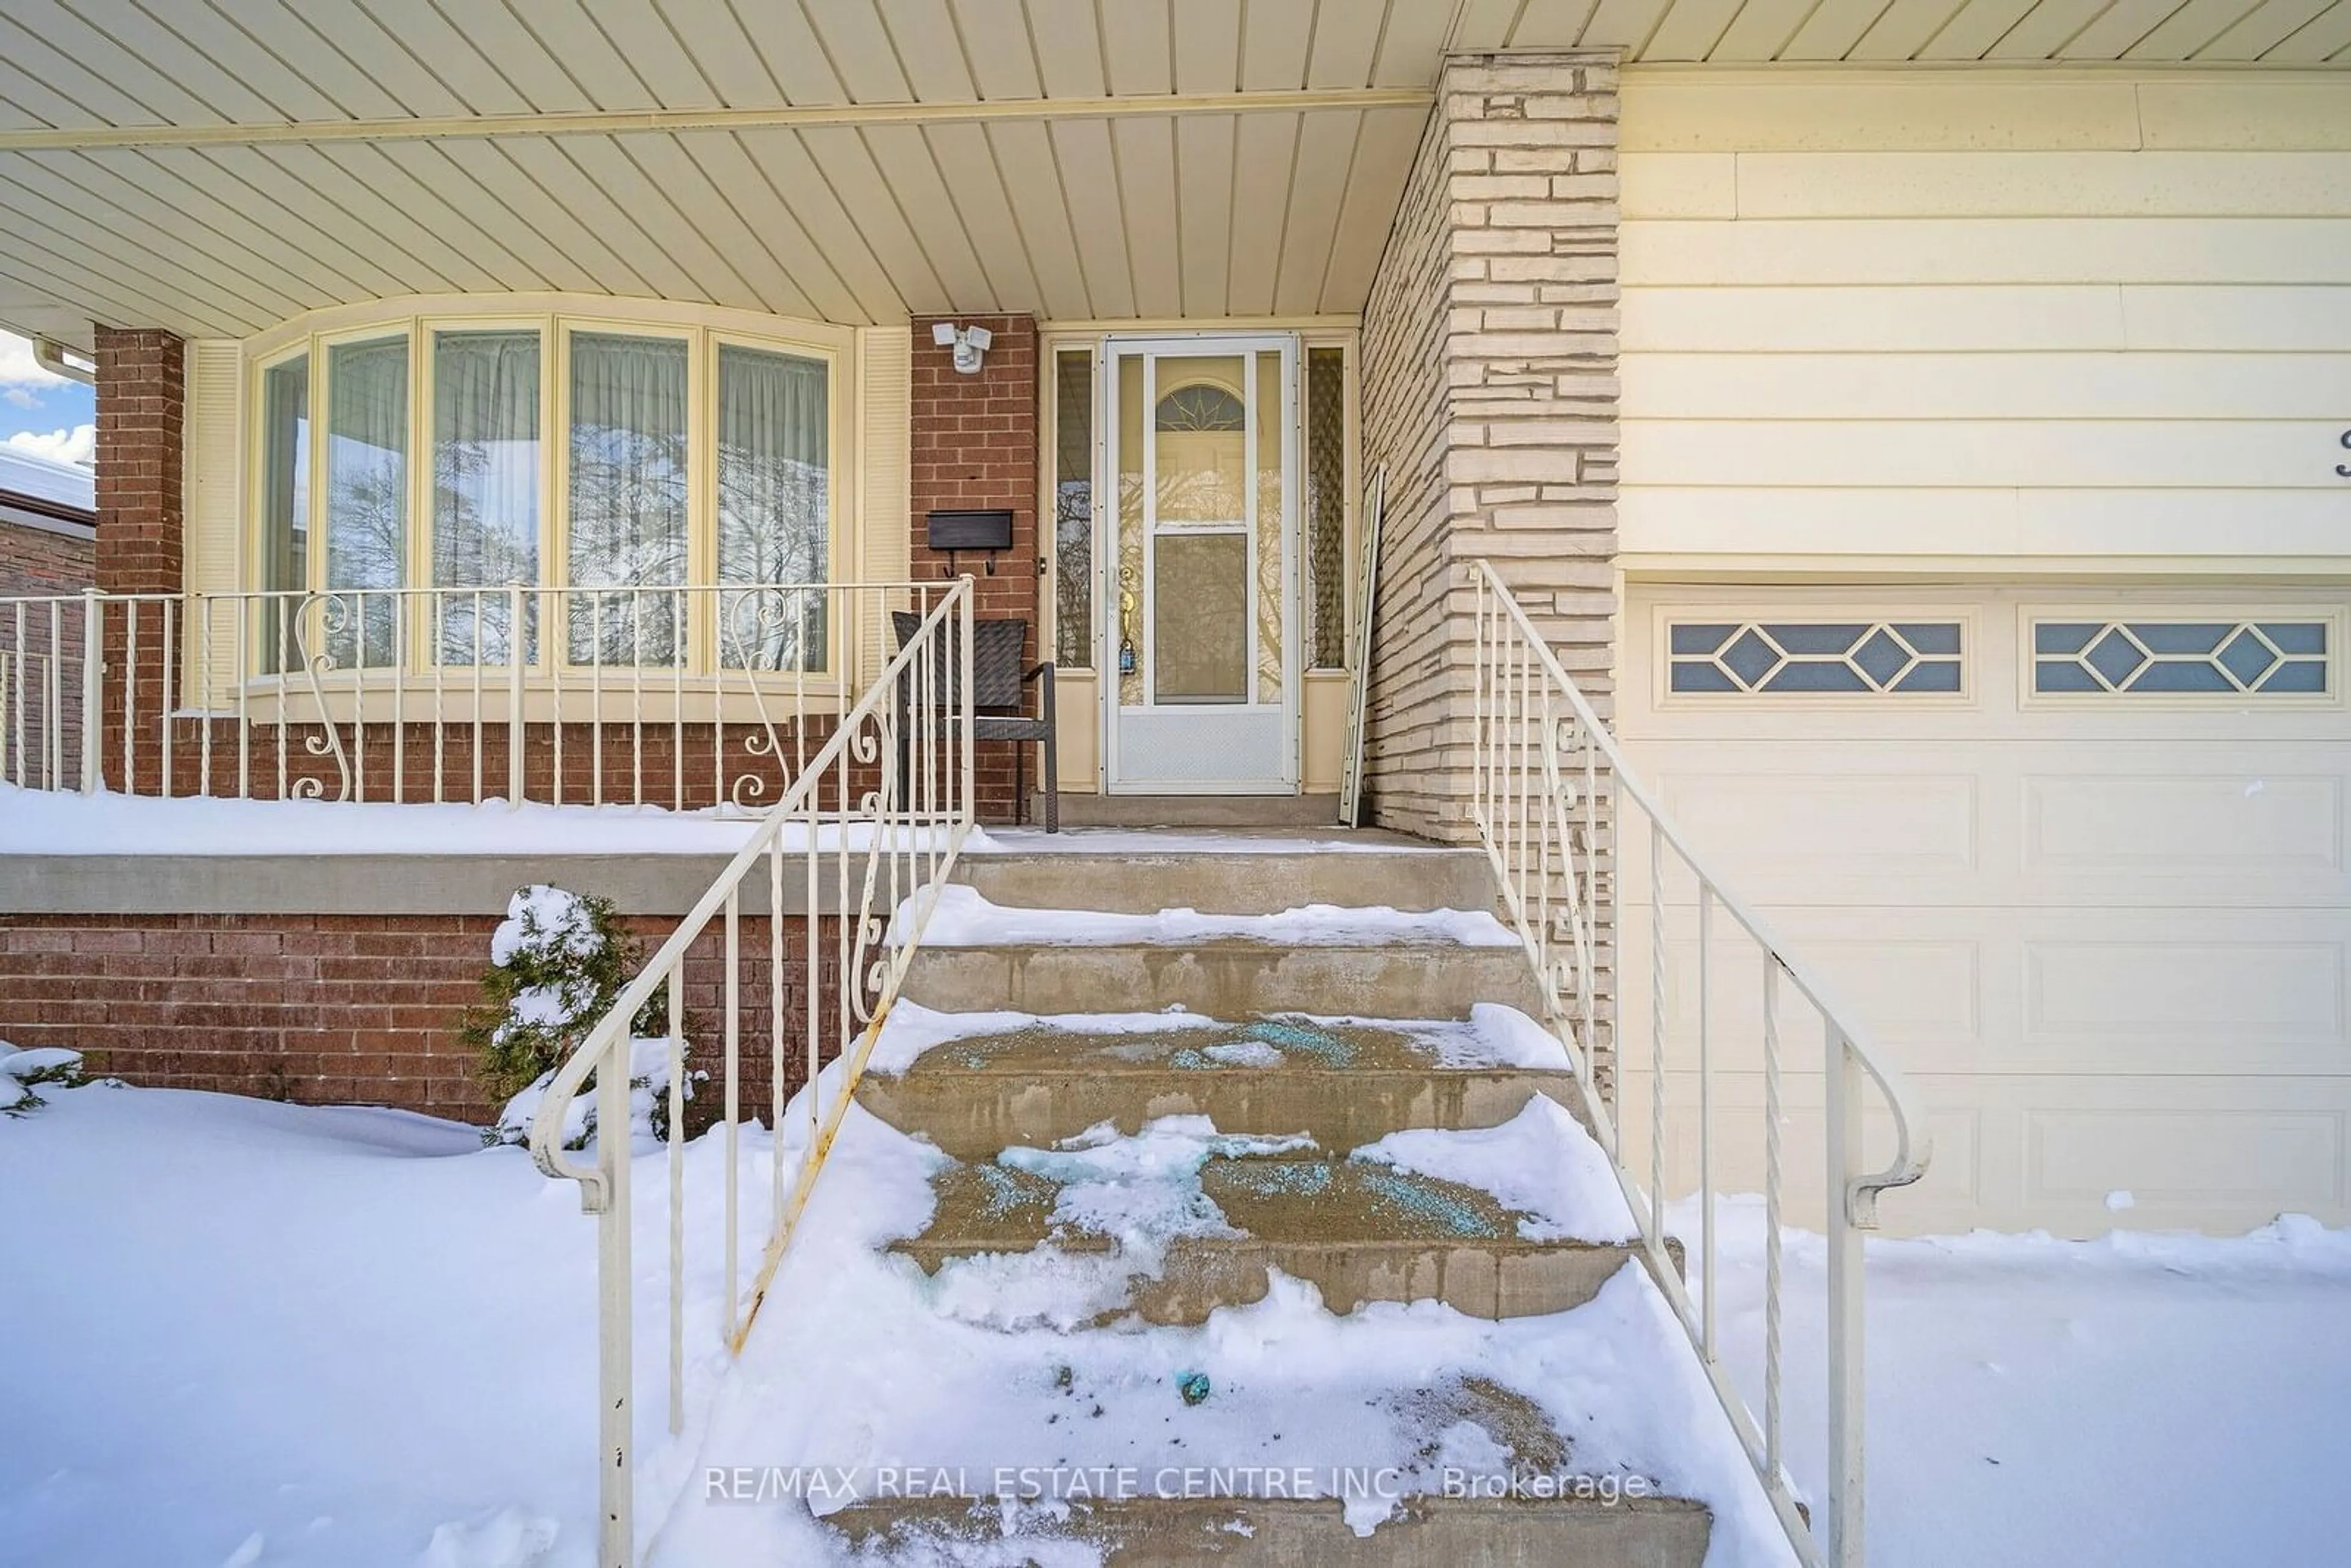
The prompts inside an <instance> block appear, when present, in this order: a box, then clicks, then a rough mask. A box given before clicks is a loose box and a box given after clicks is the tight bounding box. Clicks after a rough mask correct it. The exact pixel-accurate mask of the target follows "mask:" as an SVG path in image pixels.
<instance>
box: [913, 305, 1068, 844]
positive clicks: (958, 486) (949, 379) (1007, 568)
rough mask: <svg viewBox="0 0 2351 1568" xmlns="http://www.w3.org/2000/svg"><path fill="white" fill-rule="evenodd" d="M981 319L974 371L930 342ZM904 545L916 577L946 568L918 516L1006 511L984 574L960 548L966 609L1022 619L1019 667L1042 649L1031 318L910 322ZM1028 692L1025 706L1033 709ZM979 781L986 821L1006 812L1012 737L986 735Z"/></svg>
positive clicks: (1031, 753) (1032, 764)
mask: <svg viewBox="0 0 2351 1568" xmlns="http://www.w3.org/2000/svg"><path fill="white" fill-rule="evenodd" d="M947 319H951V320H953V321H954V322H955V324H956V325H957V326H959V327H971V326H978V327H985V328H987V329H988V330H989V331H990V332H992V333H994V334H995V342H994V344H993V345H992V346H991V347H990V348H989V349H988V350H987V357H986V359H985V360H983V361H982V362H981V365H980V370H979V373H978V374H977V375H970V376H967V375H963V374H960V373H958V372H957V371H956V368H955V363H954V350H949V349H943V348H940V347H939V346H938V345H936V344H935V343H933V342H932V341H931V327H932V325H933V323H934V322H935V321H938V320H947ZM909 413H910V417H911V426H910V428H911V453H910V455H911V457H912V460H913V466H912V470H911V476H910V485H909V497H910V500H911V503H912V504H911V507H910V516H909V519H908V526H909V528H911V529H912V531H913V537H912V538H911V539H910V541H909V549H908V552H907V557H908V560H909V562H910V563H911V566H912V569H913V575H914V578H915V579H916V580H929V579H937V580H945V579H946V575H947V558H946V554H945V553H944V552H938V551H933V550H930V549H925V548H924V545H923V539H924V521H925V514H927V513H929V512H930V511H932V510H934V509H935V508H960V509H966V510H982V509H985V510H995V509H998V508H1001V507H1009V508H1010V509H1011V512H1012V548H1011V549H1008V550H1006V551H1004V552H1003V553H1002V554H1000V555H998V557H997V559H996V571H995V573H994V574H993V575H989V574H988V572H987V563H986V560H985V559H984V558H981V557H978V556H975V555H973V554H972V553H970V552H969V551H965V552H963V553H962V554H961V555H959V556H958V557H957V558H956V570H958V571H967V572H970V573H971V574H972V579H973V582H974V584H975V585H976V591H975V594H974V597H973V611H972V612H973V614H975V615H977V616H980V617H1003V616H1017V617H1019V618H1020V619H1021V620H1024V621H1026V622H1029V640H1028V643H1027V644H1026V651H1025V653H1024V654H1023V658H1022V664H1023V667H1024V668H1025V667H1026V666H1028V665H1029V664H1036V663H1037V662H1038V661H1039V660H1040V659H1042V658H1043V657H1044V656H1045V655H1044V653H1042V652H1041V651H1040V643H1039V640H1038V632H1039V623H1038V609H1037V601H1038V585H1039V579H1038V575H1037V560H1038V553H1039V552H1038V549H1037V439H1038V438H1037V323H1036V321H1035V319H1033V318H1030V317H1027V316H957V317H953V318H946V317H927V316H926V317H918V318H916V319H915V321H914V369H913V387H912V406H911V408H910V411H909ZM1033 704H1034V697H1033V695H1032V697H1031V705H1032V706H1031V707H1030V710H1029V711H1031V712H1034V711H1036V710H1035V707H1034V706H1033ZM1024 745H1025V747H1026V750H1027V753H1028V777H1029V788H1031V789H1034V788H1035V787H1036V783H1037V770H1038V767H1039V763H1038V759H1037V749H1038V748H1037V746H1036V743H1035V742H1033V741H1031V742H1026V743H1024ZM1013 763H1014V755H1013V747H1012V745H1011V743H1009V742H1004V741H997V742H983V743H982V744H981V745H980V747H979V748H978V752H977V777H976V788H977V793H978V797H979V812H980V816H981V818H982V820H984V821H998V820H1002V819H1005V818H1008V817H1009V816H1010V815H1011V808H1012V804H1013V800H1012V793H1013V791H1012V779H1013Z"/></svg>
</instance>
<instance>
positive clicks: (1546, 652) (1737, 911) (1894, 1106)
mask: <svg viewBox="0 0 2351 1568" xmlns="http://www.w3.org/2000/svg"><path fill="white" fill-rule="evenodd" d="M1474 564H1475V566H1476V568H1477V570H1478V571H1479V575H1480V576H1481V578H1482V579H1483V580H1484V582H1485V584H1486V586H1487V588H1488V589H1489V591H1491V592H1492V594H1493V596H1494V598H1495V601H1497V602H1498V603H1499V604H1500V606H1501V607H1502V609H1503V610H1504V612H1507V613H1508V614H1509V616H1510V619H1511V621H1512V622H1514V623H1515V624H1516V625H1517V627H1518V629H1519V632H1520V634H1521V635H1522V636H1523V637H1524V638H1525V639H1526V641H1527V643H1528V644H1529V645H1530V647H1531V651H1532V653H1533V654H1534V656H1535V658H1536V659H1537V660H1538V661H1539V663H1540V664H1541V668H1542V670H1543V672H1544V674H1547V675H1549V676H1550V677H1551V681H1552V685H1554V686H1555V687H1557V688H1558V690H1559V692H1560V695H1562V696H1564V697H1565V698H1566V699H1567V702H1568V705H1569V706H1570V708H1571V709H1572V710H1573V713H1574V714H1575V716H1576V719H1577V721H1578V722H1579V723H1581V724H1582V725H1583V727H1584V730H1585V733H1587V734H1588V735H1590V736H1591V737H1592V738H1593V745H1594V746H1596V747H1598V748H1599V751H1600V754H1601V755H1602V756H1603V757H1605V758H1607V759H1608V766H1609V770H1610V774H1611V777H1612V778H1613V779H1614V785H1615V788H1617V789H1620V790H1622V791H1623V792H1624V793H1625V795H1627V796H1629V797H1630V798H1631V799H1632V800H1633V801H1634V803H1635V804H1636V805H1638V806H1639V807H1640V808H1641V810H1642V811H1643V812H1644V813H1646V815H1647V817H1648V819H1649V821H1650V823H1651V825H1652V827H1653V828H1654V829H1655V831H1656V833H1657V835H1658V836H1659V837H1660V838H1661V839H1663V840H1664V841H1666V842H1667V843H1668V844H1670V845H1671V846H1672V847H1673V849H1674V852H1676V853H1677V854H1678V855H1680V856H1681V858H1682V861H1683V862H1684V863H1685V864H1687V866H1689V868H1690V869H1691V870H1692V871H1693V872H1694V873H1697V875H1698V878H1699V880H1700V881H1701V882H1703V883H1705V884H1706V886H1707V887H1708V890H1709V891H1710V892H1711V893H1712V894H1714V897H1715V898H1716V900H1717V901H1718V902H1719V903H1720V904H1721V905H1722V906H1723V908H1724V910H1725V911H1726V912H1727V913H1728V914H1729V915H1730V916H1731V918H1732V919H1734V920H1736V921H1738V922H1739V924H1740V925H1743V926H1745V927H1746V928H1747V930H1748V932H1749V934H1750V936H1753V937H1754V938H1755V940H1756V941H1757V942H1758V943H1760V944H1761V945H1762V946H1763V949H1764V950H1765V951H1766V952H1767V953H1769V954H1770V955H1771V956H1772V958H1773V959H1774V960H1776V961H1777V962H1778V964H1779V965H1780V967H1781V969H1782V972H1783V973H1785V974H1786V975H1787V976H1788V977H1789V978H1790V979H1791V980H1792V981H1793V982H1794V983H1795V988H1796V989H1797V991H1798V992H1799V993H1800V994H1802V996H1803V997H1804V998H1806V999H1807V1000H1809V1001H1810V1002H1811V1003H1812V1004H1813V1007H1815V1008H1817V1009H1820V1011H1821V1013H1822V1015H1823V1017H1824V1018H1826V1019H1829V1020H1830V1021H1831V1022H1832V1023H1833V1024H1834V1026H1835V1029H1836V1030H1837V1033H1838V1035H1839V1037H1840V1038H1841V1039H1842V1040H1844V1043H1845V1046H1846V1048H1847V1049H1848V1050H1850V1051H1852V1052H1853V1055H1854V1060H1855V1062H1856V1063H1857V1064H1858V1065H1859V1066H1860V1067H1861V1069H1862V1071H1865V1072H1866V1073H1867V1074H1868V1075H1869V1077H1870V1079H1871V1081H1872V1082H1875V1083H1876V1085H1877V1089H1878V1092H1879V1094H1880V1095H1881V1096H1882V1097H1883V1098H1884V1099H1885V1101H1886V1108H1887V1110H1889V1111H1890V1112H1892V1113H1893V1116H1894V1126H1895V1136H1896V1145H1895V1156H1894V1159H1893V1161H1892V1162H1891V1163H1890V1164H1888V1165H1887V1166H1886V1168H1885V1169H1883V1170H1881V1171H1876V1172H1872V1173H1869V1174H1867V1175H1865V1176H1855V1177H1854V1178H1852V1179H1851V1181H1849V1182H1848V1183H1847V1185H1846V1194H1845V1196H1846V1199H1847V1202H1848V1204H1849V1205H1850V1207H1851V1209H1852V1214H1853V1222H1854V1223H1855V1225H1858V1226H1861V1227H1863V1228H1873V1227H1875V1226H1876V1223H1877V1195H1878V1194H1879V1193H1882V1192H1885V1191H1886V1190H1888V1189H1890V1188H1893V1187H1898V1186H1909V1185H1910V1184H1911V1183H1913V1182H1916V1181H1917V1180H1918V1179H1919V1178H1920V1177H1921V1176H1925V1175H1926V1174H1927V1166H1928V1161H1929V1160H1930V1159H1931V1158H1932V1157H1933V1155H1934V1139H1933V1135H1932V1134H1930V1133H1929V1132H1928V1129H1927V1126H1926V1124H1925V1118H1924V1116H1923V1115H1922V1114H1921V1113H1920V1112H1919V1110H1918V1104H1917V1099H1916V1098H1915V1097H1914V1096H1913V1095H1912V1093H1911V1091H1910V1084H1909V1081H1908V1079H1907V1078H1906V1077H1905V1076H1904V1075H1903V1073H1902V1071H1901V1070H1900V1069H1899V1068H1896V1067H1893V1066H1891V1065H1888V1064H1887V1063H1885V1062H1882V1061H1879V1060H1878V1059H1877V1056H1876V1053H1875V1052H1874V1051H1871V1050H1870V1049H1869V1047H1868V1045H1867V1044H1866V1043H1865V1038H1864V1036H1863V1034H1862V1031H1861V1030H1859V1029H1857V1028H1856V1027H1855V1025H1854V1024H1853V1023H1852V1022H1851V1021H1850V1020H1851V1019H1852V1018H1853V1016H1854V1015H1853V1014H1852V1013H1851V1012H1850V1011H1848V1010H1847V1009H1845V1008H1844V1006H1843V1004H1842V1002H1841V1001H1840V1000H1839V999H1838V998H1837V997H1836V993H1835V992H1834V989H1833V988H1831V987H1830V986H1829V985H1828V983H1827V982H1826V981H1824V980H1823V979H1822V978H1821V977H1819V976H1818V975H1816V974H1814V973H1813V970H1812V968H1811V967H1810V966H1808V965H1805V964H1802V963H1801V962H1800V961H1798V960H1797V959H1795V958H1794V957H1792V956H1790V953H1789V949H1788V947H1787V946H1786V945H1785V944H1783V943H1782V942H1781V941H1780V939H1779V937H1778V936H1777V935H1776V934H1775V933H1774V932H1773V931H1772V930H1771V926H1770V925H1769V924H1767V923H1766V922H1765V921H1764V920H1763V918H1762V917H1761V915H1757V914H1756V913H1755V911H1754V910H1753V909H1752V908H1750V907H1749V905H1748V904H1746V903H1745V902H1744V901H1743V900H1741V899H1740V898H1739V897H1737V896H1736V895H1734V894H1731V893H1729V891H1728V890H1726V889H1725V888H1724V886H1723V885H1722V883H1721V882H1720V880H1719V879H1718V878H1717V877H1716V876H1715V875H1714V873H1712V872H1710V871H1708V870H1707V869H1706V862H1704V861H1702V860H1700V859H1699V858H1698V854H1697V853H1696V852H1694V851H1693V850H1692V849H1691V848H1690V846H1689V844H1688V842H1687V841H1686V840H1684V839H1683V837H1682V836H1681V834H1680V833H1679V832H1678V831H1677V830H1676V829H1675V827H1674V825H1673V821H1672V819H1671V818H1669V817H1668V816H1667V814H1666V811H1665V809H1664V808H1663V807H1662V806H1661V805H1659V804H1658V802H1657V800H1656V797H1655V796H1654V795H1652V794H1651V793H1650V792H1649V789H1648V787H1647V786H1646V784H1644V783H1643V782H1642V781H1641V776H1640V774H1639V772H1638V771H1637V770H1636V769H1635V768H1634V767H1633V765H1632V763H1631V762H1630V761H1629V760H1628V759H1627V758H1625V753H1624V751H1623V750H1622V749H1621V748H1620V747H1618V746H1617V744H1616V738H1615V737H1614V735H1613V734H1611V733H1610V731H1609V729H1608V727H1607V726H1606V725H1604V724H1603V723H1602V722H1601V721H1600V716H1598V715H1597V714H1595V713H1594V712H1593V709H1592V705H1591V704H1590V703H1589V702H1587V701H1586V700H1585V699H1584V695H1583V691H1582V690H1581V689H1579V688H1578V687H1577V685H1576V684H1575V682H1574V680H1573V678H1572V677H1570V676H1569V674H1568V673H1567V671H1566V669H1565V668H1564V667H1562V665H1561V664H1560V662H1559V657H1558V655H1557V654H1555V653H1552V649H1551V643H1550V641H1549V640H1548V639H1546V638H1545V637H1544V636H1543V634H1542V632H1541V631H1539V630H1537V628H1536V626H1535V624H1534V622H1532V621H1531V620H1529V619H1528V617H1527V612H1525V611H1524V610H1523V609H1521V608H1520V604H1519V601H1518V599H1517V597H1516V596H1515V595H1514V594H1512V593H1511V592H1510V585H1509V584H1508V583H1506V582H1504V581H1503V580H1502V579H1501V575H1500V574H1499V572H1497V571H1495V570H1494V567H1493V563H1492V562H1490V561H1487V560H1482V559H1480V560H1478V561H1476V562H1475V563H1474Z"/></svg>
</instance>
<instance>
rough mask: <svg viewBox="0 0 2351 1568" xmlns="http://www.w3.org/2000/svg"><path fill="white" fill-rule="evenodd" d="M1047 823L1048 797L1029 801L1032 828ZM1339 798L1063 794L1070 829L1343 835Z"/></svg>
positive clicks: (1034, 796)
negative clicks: (1236, 830) (1232, 830)
mask: <svg viewBox="0 0 2351 1568" xmlns="http://www.w3.org/2000/svg"><path fill="white" fill-rule="evenodd" d="M1044 820H1045V797H1044V796H1042V795H1041V794H1031V795H1030V796H1029V822H1030V823H1031V824H1034V823H1038V822H1041V821H1044ZM1338 821H1339V797H1338V796H1336V795H1095V794H1087V795H1075V794H1071V793H1068V792H1067V791H1064V792H1063V794H1062V796H1061V825H1062V826H1063V827H1065V828H1287V829H1292V830H1300V829H1311V828H1329V829H1331V830H1332V831H1339V829H1338Z"/></svg>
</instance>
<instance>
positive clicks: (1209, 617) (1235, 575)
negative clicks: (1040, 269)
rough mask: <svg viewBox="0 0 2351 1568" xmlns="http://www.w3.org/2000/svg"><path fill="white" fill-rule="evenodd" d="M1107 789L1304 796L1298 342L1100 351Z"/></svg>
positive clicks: (1262, 339) (1145, 344)
mask: <svg viewBox="0 0 2351 1568" xmlns="http://www.w3.org/2000/svg"><path fill="white" fill-rule="evenodd" d="M1104 361H1105V374H1104V376H1103V378H1102V382H1103V398H1104V402H1105V407H1104V409H1103V411H1102V432H1103V448H1104V451H1103V467H1104V470H1105V472H1106V474H1107V476H1108V478H1109V484H1108V486H1107V487H1106V493H1107V497H1109V498H1110V499H1111V500H1112V502H1113V504H1112V505H1110V506H1106V507H1098V508H1096V512H1095V517H1096V524H1095V527H1096V528H1097V530H1098V537H1097V539H1096V547H1097V549H1096V558H1095V559H1098V560H1100V561H1102V563H1103V567H1102V570H1103V572H1104V582H1103V603H1104V605H1105V607H1106V608H1107V610H1108V612H1109V613H1108V614H1106V615H1105V616H1103V618H1102V622H1103V633H1102V634H1103V641H1104V643H1106V644H1107V646H1106V647H1105V648H1104V649H1103V650H1102V669H1103V670H1104V671H1105V672H1106V674H1107V675H1108V678H1107V679H1105V680H1104V681H1103V682H1102V707H1103V713H1102V727H1103V731H1102V732H1103V737H1104V741H1105V745H1104V747H1103V770H1104V775H1103V784H1104V787H1105V788H1106V789H1109V790H1111V791H1112V792H1114V793H1119V792H1123V793H1130V794H1204V795H1206V794H1232V795H1290V794H1295V793H1297V791H1298V716H1299V712H1300V708H1299V703H1298V686H1299V670H1298V664H1299V650H1298V631H1297V627H1298V604H1297V593H1296V591H1295V589H1294V587H1293V584H1294V583H1295V582H1296V580H1297V576H1298V572H1297V560H1298V543H1297V535H1298V501H1297V492H1298V486H1297V473H1298V447H1299V437H1298V422H1297V419H1296V410H1297V407H1298V343H1297V340H1296V339H1295V338H1293V337H1289V336H1255V337H1220V336H1200V337H1192V338H1181V339H1129V340H1121V339H1118V338H1113V339H1111V340H1110V341H1109V343H1108V344H1107V345H1106V350H1105V354H1104Z"/></svg>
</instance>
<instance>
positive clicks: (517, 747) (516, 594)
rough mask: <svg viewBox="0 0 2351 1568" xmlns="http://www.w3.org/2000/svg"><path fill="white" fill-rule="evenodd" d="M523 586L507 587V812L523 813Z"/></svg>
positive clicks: (516, 583)
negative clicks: (519, 811)
mask: <svg viewBox="0 0 2351 1568" xmlns="http://www.w3.org/2000/svg"><path fill="white" fill-rule="evenodd" d="M522 597H523V585H522V584H521V583H519V582H509V583H507V810H510V811H518V810H521V809H522V790H523V769H522V695H523V673H524V671H525V670H526V669H527V668H528V665H527V664H525V662H524V660H523V640H522Z"/></svg>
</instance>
